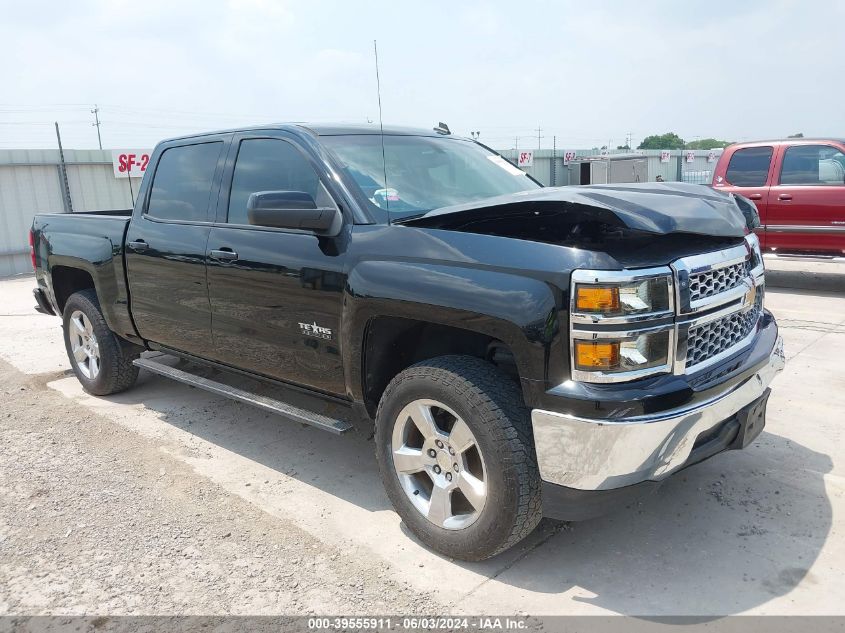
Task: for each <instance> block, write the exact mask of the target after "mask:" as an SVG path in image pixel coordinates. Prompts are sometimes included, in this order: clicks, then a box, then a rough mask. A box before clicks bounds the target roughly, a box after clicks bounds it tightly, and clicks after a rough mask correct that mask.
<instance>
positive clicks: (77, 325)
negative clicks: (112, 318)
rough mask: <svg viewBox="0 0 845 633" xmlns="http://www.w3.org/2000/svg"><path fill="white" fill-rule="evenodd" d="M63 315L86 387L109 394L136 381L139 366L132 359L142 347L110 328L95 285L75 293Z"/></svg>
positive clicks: (72, 359) (78, 373)
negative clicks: (121, 336) (124, 338)
mask: <svg viewBox="0 0 845 633" xmlns="http://www.w3.org/2000/svg"><path fill="white" fill-rule="evenodd" d="M72 317H73V318H72ZM62 318H63V326H64V328H63V329H64V339H65V349H66V350H67V355H68V358H69V359H70V365H71V367H73V373H75V374H76V377H77V378H78V379H79V382H80V383H81V384H82V388H83V389H85V391H87V392H88V393H90V394H93V395H95V396H107V395H110V394H113V393H119V392H121V391H125V390H126V389H129V387H131V386H132V385H134V384H135V380H136V379H137V378H138V368H137V367H135V365H133V364H132V361H133V360H135V359H136V358H138V356H139V355H140V353H141V348H140V347H138V346H137V345H133V344H132V343H129V342H127V341H124V340H123V339H121V338H119V337H118V336H117V335H116V334H115V333H114V332H112V331H111V330H110V329H109V326H108V325H106V320H105V319H104V318H103V313H102V311H101V310H100V302H99V301H98V300H97V293H96V292H95V291H94V289H93V288H90V289H87V290H80V291H79V292H76V293H74V294H72V295H71V296H70V297H69V298H68V300H67V303H65V309H64V314H63V317H62ZM94 357H96V362H95V360H94Z"/></svg>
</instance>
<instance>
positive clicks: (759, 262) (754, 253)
mask: <svg viewBox="0 0 845 633" xmlns="http://www.w3.org/2000/svg"><path fill="white" fill-rule="evenodd" d="M745 241H746V242H747V243H748V246H749V248H750V249H751V268H752V269H753V268H757V267H758V266H763V252H762V251H761V250H760V238H758V237H757V236H756V235H755V234H754V233H749V234H748V235H746V236H745Z"/></svg>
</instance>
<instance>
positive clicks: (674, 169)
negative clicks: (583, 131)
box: [0, 149, 714, 276]
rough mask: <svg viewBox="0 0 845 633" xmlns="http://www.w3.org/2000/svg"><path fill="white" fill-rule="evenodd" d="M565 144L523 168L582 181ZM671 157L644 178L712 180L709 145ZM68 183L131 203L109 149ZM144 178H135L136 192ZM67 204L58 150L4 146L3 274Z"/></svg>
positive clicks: (101, 206) (85, 196)
mask: <svg viewBox="0 0 845 633" xmlns="http://www.w3.org/2000/svg"><path fill="white" fill-rule="evenodd" d="M501 153H502V155H504V156H505V157H507V158H508V159H510V160H512V161H514V162H516V156H517V152H516V150H502V151H501ZM563 153H564V150H563V149H560V150H557V152H556V153H555V159H554V162H553V161H552V150H548V149H545V150H539V151H538V150H534V165H533V166H532V167H526V168H525V171H526V172H528V173H529V174H531V175H532V176H533V177H534V178H536V179H537V180H539V181H540V182H541V183H543V184H544V185H547V186H566V185H577V184H580V183H581V164H580V161H576V162H573V163H572V164H570V165H564V164H563ZM577 154H578V157H579V159H580V158H582V157H587V156H593V155H594V154H595V151H594V150H591V149H584V150H577ZM671 154H672V156H671V158H670V160H669V162H668V163H661V162H660V151H659V150H644V151H643V152H642V155H643V156H644V157H645V158H646V161H647V169H646V172H647V174H646V180H648V181H649V182H653V181H654V180H655V178H656V177H657V175H658V174H660V175H661V176H662V177H663V179H664V180H666V181H672V180H678V174H679V170H678V166H679V165H678V162H679V161H681V164H680V168H681V169H680V174H681V180H684V181H687V182H698V183H701V184H708V183H709V182H710V175H711V173H712V169H713V167H714V163H708V162H707V154H708V152H706V151H697V152H696V158H695V161H694V162H693V163H686V162H685V160H684V158H685V153H684V152H683V151H677V150H675V151H672V153H671ZM65 162H66V164H67V176H68V184H69V186H70V195H71V200H72V203H73V210H74V211H76V212H81V211H104V210H107V209H127V208H129V207H130V206H132V205H131V198H130V191H129V180H128V179H126V178H120V179H118V178H115V177H114V171H113V169H112V164H111V150H66V151H65ZM140 184H141V179H140V178H133V179H132V189H133V191H134V192H135V193H136V194H137V192H138V187H139V186H140ZM64 209H65V205H64V195H63V187H62V182H61V172H60V170H59V152H58V150H0V276H6V275H13V274H18V273H23V272H28V271H29V270H30V268H31V266H30V262H29V254H28V253H29V245H28V243H27V236H28V232H29V227H30V226H31V224H32V217H33V216H34V215H35V214H36V213H37V212H62V211H64Z"/></svg>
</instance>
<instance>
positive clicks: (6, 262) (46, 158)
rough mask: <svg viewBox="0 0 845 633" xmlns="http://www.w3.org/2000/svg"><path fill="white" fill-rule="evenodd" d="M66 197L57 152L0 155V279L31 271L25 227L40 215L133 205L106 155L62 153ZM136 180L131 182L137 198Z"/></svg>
mask: <svg viewBox="0 0 845 633" xmlns="http://www.w3.org/2000/svg"><path fill="white" fill-rule="evenodd" d="M64 154H65V164H66V168H67V180H68V190H69V198H70V200H69V201H68V199H67V198H68V196H66V195H65V187H64V182H63V179H62V172H61V168H60V161H59V152H58V150H0V277H3V276H7V275H14V274H19V273H23V272H27V271H30V270H31V269H32V266H31V264H30V261H29V243H28V236H29V228H30V226H31V225H32V218H33V216H34V215H35V214H36V213H40V212H62V211H64V212H68V211H70V210H71V208H72V209H73V210H74V211H77V212H79V211H104V210H107V209H126V208H129V207H131V206H132V198H131V194H130V190H129V179H128V178H123V179H117V178H115V177H114V171H113V169H112V160H111V151H109V150H65V152H64ZM140 183H141V180H140V178H133V179H132V187H133V190H134V191H135V192H136V193H137V191H138V186H139V185H140Z"/></svg>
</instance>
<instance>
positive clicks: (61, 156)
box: [55, 121, 73, 213]
mask: <svg viewBox="0 0 845 633" xmlns="http://www.w3.org/2000/svg"><path fill="white" fill-rule="evenodd" d="M55 124H56V140H57V141H58V142H59V172H60V173H61V176H62V185H63V186H64V189H65V213H73V202H72V201H71V199H70V184H68V181H67V166H66V165H65V151H64V150H63V149H62V135H61V134H60V133H59V122H58V121H56V122H55Z"/></svg>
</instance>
